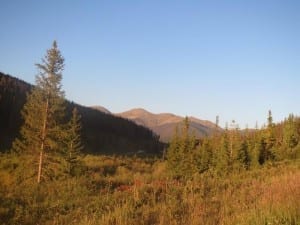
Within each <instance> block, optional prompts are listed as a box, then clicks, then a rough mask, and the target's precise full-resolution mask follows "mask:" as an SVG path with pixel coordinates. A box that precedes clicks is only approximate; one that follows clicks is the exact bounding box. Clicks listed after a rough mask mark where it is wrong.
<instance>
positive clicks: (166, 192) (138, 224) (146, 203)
mask: <svg viewBox="0 0 300 225" xmlns="http://www.w3.org/2000/svg"><path fill="white" fill-rule="evenodd" d="M0 159H1V160H0V162H1V163H0V180H1V183H0V221H1V222H0V224H3V225H4V224H6V225H7V224H25V225H26V224H46V225H47V224H82V225H83V224H84V225H97V224H101V225H154V224H160V225H165V224H170V225H179V224H182V225H185V224H191V225H196V224H197V225H198V224H199V225H200V224H206V225H207V224H214V225H215V224H224V225H226V224H228V225H229V224H240V225H243V224H253V225H258V224H286V225H288V224H289V225H290V224H293V225H296V224H300V161H299V160H284V161H281V162H274V163H271V162H270V163H266V164H264V165H263V166H261V167H259V168H256V169H252V170H240V171H234V172H232V173H230V174H227V175H219V174H217V173H215V172H214V171H213V170H208V171H206V172H205V173H201V174H199V173H198V174H195V175H194V176H193V177H192V178H191V179H188V180H178V179H174V178H172V176H170V174H169V172H168V170H167V166H166V161H164V160H162V159H158V158H153V157H149V158H142V157H137V156H131V157H128V156H95V155H86V156H85V157H84V158H83V163H82V166H81V169H80V170H78V171H77V174H76V176H73V177H69V178H67V179H66V178H64V177H61V178H57V179H55V180H48V181H46V182H43V183H41V184H37V183H36V180H35V177H30V176H27V178H26V179H24V177H25V174H27V173H30V172H29V171H26V170H25V169H24V168H27V167H26V163H27V162H28V160H26V157H25V156H18V155H15V154H2V155H1V158H0Z"/></svg>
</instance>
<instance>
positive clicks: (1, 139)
mask: <svg viewBox="0 0 300 225" xmlns="http://www.w3.org/2000/svg"><path fill="white" fill-rule="evenodd" d="M32 87H33V86H32V85H30V84H28V83H26V82H24V81H21V80H19V79H17V78H15V77H12V76H9V75H6V74H3V73H0V150H1V151H5V150H8V149H10V148H11V145H12V142H13V140H14V139H15V138H16V136H17V135H18V132H19V129H20V127H21V125H22V122H23V121H22V118H21V109H22V107H23V105H24V103H25V101H26V94H27V93H28V92H29V91H30V90H31V88H32ZM74 107H76V108H77V109H78V111H79V114H81V116H82V119H81V120H82V139H83V140H82V141H83V144H84V146H85V148H84V150H85V152H90V153H107V154H114V153H121V154H127V153H134V152H137V151H140V150H143V151H145V152H146V153H159V152H161V151H162V145H161V144H160V142H159V137H158V136H157V135H155V134H153V132H152V131H151V130H149V129H147V128H145V127H143V126H139V125H136V124H135V123H133V122H131V121H129V120H126V119H122V118H118V117H115V116H113V115H109V114H105V113H103V112H100V111H98V110H95V109H92V108H89V107H85V106H81V105H78V104H76V103H74V102H67V114H68V117H70V116H71V113H72V109H73V108H74Z"/></svg>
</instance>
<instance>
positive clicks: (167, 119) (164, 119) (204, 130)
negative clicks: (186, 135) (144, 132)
mask: <svg viewBox="0 0 300 225" xmlns="http://www.w3.org/2000/svg"><path fill="white" fill-rule="evenodd" d="M116 115H118V116H120V117H122V118H127V119H129V120H132V121H134V122H136V123H137V124H139V125H142V126H145V127H148V128H150V129H151V130H153V131H154V132H155V133H156V134H158V135H159V136H160V140H161V141H163V142H168V141H170V140H171V138H172V136H173V135H174V131H175V129H176V126H180V125H181V124H182V121H183V120H184V118H183V117H181V116H177V115H174V114H171V113H160V114H154V113H151V112H148V111H146V110H145V109H141V108H137V109H132V110H129V111H126V112H123V113H118V114H116ZM189 121H190V132H191V133H194V134H195V136H196V137H197V138H200V137H204V136H207V135H210V134H211V133H212V132H213V131H214V130H215V127H216V126H215V124H214V123H212V122H210V121H207V120H200V119H197V118H195V117H189Z"/></svg>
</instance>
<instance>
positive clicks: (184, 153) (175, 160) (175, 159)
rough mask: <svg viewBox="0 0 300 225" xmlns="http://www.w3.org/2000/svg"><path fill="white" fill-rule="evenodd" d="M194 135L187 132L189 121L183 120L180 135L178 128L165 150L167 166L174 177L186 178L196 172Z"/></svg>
mask: <svg viewBox="0 0 300 225" xmlns="http://www.w3.org/2000/svg"><path fill="white" fill-rule="evenodd" d="M195 143H196V141H195V137H194V135H192V136H191V135H190V134H189V121H188V118H187V117H186V118H185V120H184V121H183V127H182V129H181V136H179V135H178V129H176V133H175V136H174V138H173V139H172V141H171V143H170V147H169V148H168V150H167V166H168V168H169V170H170V171H171V173H172V175H173V176H174V177H175V178H183V179H188V178H190V177H191V176H192V175H193V174H194V173H196V172H197V166H196V164H197V163H196V157H195V151H194V150H195Z"/></svg>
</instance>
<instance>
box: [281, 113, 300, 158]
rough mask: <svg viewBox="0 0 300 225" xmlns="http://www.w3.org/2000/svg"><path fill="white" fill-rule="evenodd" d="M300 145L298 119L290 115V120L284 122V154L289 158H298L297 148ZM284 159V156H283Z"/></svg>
mask: <svg viewBox="0 0 300 225" xmlns="http://www.w3.org/2000/svg"><path fill="white" fill-rule="evenodd" d="M298 143H299V134H298V133H297V126H296V119H295V117H294V115H292V114H290V115H289V117H288V119H287V120H286V121H285V122H284V127H283V148H284V149H283V152H282V154H284V155H287V156H288V157H289V158H296V149H295V147H296V146H297V145H298ZM282 157H283V156H282Z"/></svg>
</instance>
